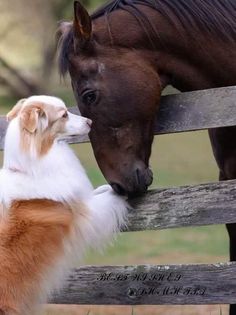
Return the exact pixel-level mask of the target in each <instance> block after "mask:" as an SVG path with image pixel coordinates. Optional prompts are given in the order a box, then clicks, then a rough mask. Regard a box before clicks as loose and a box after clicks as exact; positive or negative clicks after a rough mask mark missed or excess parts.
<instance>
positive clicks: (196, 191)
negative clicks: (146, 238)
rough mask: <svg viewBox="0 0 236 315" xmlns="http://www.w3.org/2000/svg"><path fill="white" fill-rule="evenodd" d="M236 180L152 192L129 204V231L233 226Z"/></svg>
mask: <svg viewBox="0 0 236 315" xmlns="http://www.w3.org/2000/svg"><path fill="white" fill-rule="evenodd" d="M235 200H236V180H232V181H224V182H217V183H209V184H201V185H195V186H184V187H177V188H167V189H155V190H151V191H149V192H147V193H146V194H145V195H144V196H142V197H139V198H137V199H135V200H132V201H131V202H130V203H131V205H132V206H133V208H134V210H131V211H130V213H129V224H128V230H129V231H141V230H156V229H166V228H176V227H184V226H198V225H210V224H223V223H234V222H236V202H235Z"/></svg>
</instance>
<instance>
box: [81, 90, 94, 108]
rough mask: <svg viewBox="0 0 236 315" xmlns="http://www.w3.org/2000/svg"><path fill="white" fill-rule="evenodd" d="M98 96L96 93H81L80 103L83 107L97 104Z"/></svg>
mask: <svg viewBox="0 0 236 315" xmlns="http://www.w3.org/2000/svg"><path fill="white" fill-rule="evenodd" d="M97 99H98V94H97V92H96V91H86V92H84V93H82V102H83V103H84V104H85V105H92V104H95V103H96V102H97Z"/></svg>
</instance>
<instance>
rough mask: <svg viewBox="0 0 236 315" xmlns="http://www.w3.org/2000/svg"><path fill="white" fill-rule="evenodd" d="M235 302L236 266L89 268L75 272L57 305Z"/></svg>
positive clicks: (222, 264) (55, 298) (221, 264)
mask: <svg viewBox="0 0 236 315" xmlns="http://www.w3.org/2000/svg"><path fill="white" fill-rule="evenodd" d="M235 302H236V263H220V264H211V265H206V264H201V265H200V264H199V265H170V266H153V265H139V266H86V267H81V268H79V269H75V270H74V272H73V273H72V274H71V276H70V277H68V280H67V282H66V284H65V288H64V289H63V290H62V291H61V292H58V293H55V294H54V296H53V297H52V298H51V300H50V303H55V304H97V305H99V304H100V305H101V304H114V305H135V304H136V305H138V304H139V305H140V304H142V305H145V304H146V305H152V304H156V305H160V304H228V303H235Z"/></svg>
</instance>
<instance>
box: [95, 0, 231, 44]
mask: <svg viewBox="0 0 236 315" xmlns="http://www.w3.org/2000/svg"><path fill="white" fill-rule="evenodd" d="M138 5H146V6H148V7H150V8H152V9H154V10H157V11H158V12H159V13H160V14H161V15H163V16H164V17H166V18H167V19H168V20H169V22H170V23H172V24H173V25H175V26H176V27H179V25H178V24H179V23H177V21H176V18H177V20H178V21H179V22H180V24H181V25H182V26H183V28H184V29H185V30H190V31H191V30H192V29H194V30H196V31H198V32H199V31H200V32H202V31H204V32H209V33H211V34H212V35H216V36H218V37H221V39H223V40H227V39H228V40H230V41H235V39H236V1H235V0H112V1H111V2H109V3H107V4H105V5H103V6H102V7H100V8H98V9H97V10H96V11H95V12H94V13H93V14H92V15H91V17H92V19H96V18H99V17H101V16H103V15H108V14H109V13H111V12H113V11H115V10H117V9H121V10H126V11H128V12H130V13H131V14H133V15H134V16H135V17H136V18H137V19H138V21H140V22H141V24H143V26H144V27H147V28H148V31H149V32H151V33H152V32H153V31H155V30H154V29H153V26H151V25H150V22H149V21H148V17H147V16H145V14H144V13H143V12H142V11H141V10H140V7H138ZM156 35H158V34H156Z"/></svg>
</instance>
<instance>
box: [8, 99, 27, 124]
mask: <svg viewBox="0 0 236 315" xmlns="http://www.w3.org/2000/svg"><path fill="white" fill-rule="evenodd" d="M25 100H26V98H23V99H21V100H19V101H18V102H17V103H16V105H15V106H14V107H13V108H12V109H11V110H10V112H9V113H8V114H7V116H6V117H7V121H11V120H12V119H13V118H15V117H16V116H17V115H18V113H19V111H20V110H21V108H22V106H23V104H24V102H25Z"/></svg>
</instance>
